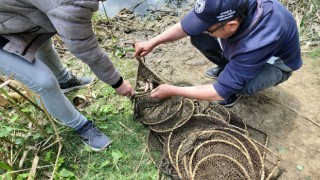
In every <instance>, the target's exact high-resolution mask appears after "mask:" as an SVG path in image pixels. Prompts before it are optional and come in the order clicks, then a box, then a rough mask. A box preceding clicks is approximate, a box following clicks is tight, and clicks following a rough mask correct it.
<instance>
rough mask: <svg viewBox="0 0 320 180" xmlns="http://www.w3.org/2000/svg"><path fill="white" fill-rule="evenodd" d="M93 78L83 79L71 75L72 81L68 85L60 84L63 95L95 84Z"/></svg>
mask: <svg viewBox="0 0 320 180" xmlns="http://www.w3.org/2000/svg"><path fill="white" fill-rule="evenodd" d="M93 80H94V78H92V77H81V78H77V77H76V76H75V75H73V74H71V79H70V80H69V81H68V82H66V83H59V85H60V89H61V90H62V92H63V93H67V92H70V91H72V90H76V89H81V88H84V87H87V86H89V85H90V84H91V83H92V82H93Z"/></svg>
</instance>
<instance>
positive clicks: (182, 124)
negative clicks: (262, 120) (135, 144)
mask: <svg viewBox="0 0 320 180" xmlns="http://www.w3.org/2000/svg"><path fill="white" fill-rule="evenodd" d="M137 82H139V83H136V87H135V88H136V89H137V93H136V96H135V98H134V115H135V117H136V119H137V120H139V121H140V122H142V123H143V124H145V125H146V127H148V128H149V135H148V152H149V155H150V157H151V159H152V161H153V162H154V164H155V165H156V166H157V167H158V169H159V179H226V180H229V179H232V180H233V179H237V180H238V179H252V180H255V179H270V178H272V175H273V174H274V173H275V171H276V169H277V168H278V166H279V164H280V161H281V159H280V157H279V156H278V155H276V154H274V153H273V152H272V151H270V150H269V149H268V147H267V144H268V135H267V134H266V133H265V132H263V131H261V130H259V129H258V128H255V127H253V126H250V125H247V124H246V123H245V122H244V121H243V120H242V118H240V117H238V116H237V115H236V114H235V113H233V112H231V111H229V110H228V109H226V108H224V107H223V106H220V105H218V104H216V103H211V102H207V101H198V100H191V99H188V98H182V97H175V96H173V97H170V98H165V99H157V98H152V97H151V96H150V92H151V91H152V89H153V88H156V87H157V86H159V85H160V84H163V83H169V82H165V81H164V80H162V79H161V78H160V77H158V76H157V75H156V74H154V73H153V72H152V71H151V70H149V69H148V68H147V67H146V65H145V64H144V62H143V61H139V67H138V74H137ZM146 84H147V85H146Z"/></svg>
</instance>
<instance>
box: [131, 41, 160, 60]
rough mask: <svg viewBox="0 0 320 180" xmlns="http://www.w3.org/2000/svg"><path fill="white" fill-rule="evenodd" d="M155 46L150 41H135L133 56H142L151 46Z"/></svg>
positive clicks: (148, 51)
mask: <svg viewBox="0 0 320 180" xmlns="http://www.w3.org/2000/svg"><path fill="white" fill-rule="evenodd" d="M154 47H155V45H154V43H152V41H142V42H136V43H135V44H134V49H135V50H134V56H135V57H143V56H145V55H147V54H149V53H150V52H151V51H152V50H153V48H154Z"/></svg>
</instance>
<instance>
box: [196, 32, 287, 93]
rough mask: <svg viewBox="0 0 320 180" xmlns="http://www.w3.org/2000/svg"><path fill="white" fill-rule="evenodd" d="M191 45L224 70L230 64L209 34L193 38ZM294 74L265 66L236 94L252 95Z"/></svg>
mask: <svg viewBox="0 0 320 180" xmlns="http://www.w3.org/2000/svg"><path fill="white" fill-rule="evenodd" d="M191 43H192V45H193V46H195V47H196V48H197V49H198V50H199V51H200V52H201V53H202V54H203V55H204V56H205V57H207V58H208V59H209V60H210V61H211V62H213V63H214V64H216V65H218V66H220V67H221V68H224V67H225V65H226V64H228V62H229V61H228V60H227V59H226V58H224V57H222V49H221V47H220V45H219V42H218V40H217V39H216V38H214V37H211V36H209V35H207V34H200V35H197V36H191ZM291 74H292V72H285V71H283V70H281V69H280V68H278V67H276V66H273V65H271V64H267V63H266V64H265V65H264V66H263V67H262V69H261V70H260V71H259V73H258V74H257V75H256V76H255V77H254V78H253V79H251V80H250V81H249V82H247V83H246V84H245V85H244V86H243V88H242V89H240V90H237V91H236V92H235V93H236V94H241V95H251V94H253V93H256V92H258V91H261V90H264V89H267V88H269V87H272V86H276V85H278V84H280V83H282V82H284V81H286V80H287V79H288V78H289V77H290V76H291Z"/></svg>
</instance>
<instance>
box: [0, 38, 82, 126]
mask: <svg viewBox="0 0 320 180" xmlns="http://www.w3.org/2000/svg"><path fill="white" fill-rule="evenodd" d="M0 74H2V75H6V76H8V77H13V78H14V79H15V80H18V81H20V82H21V83H23V84H25V85H26V86H27V87H29V88H30V89H31V90H32V91H33V92H35V93H37V94H38V95H39V96H40V97H41V100H42V101H43V103H44V105H45V107H46V109H47V110H48V112H49V113H50V114H51V115H52V116H53V117H55V118H57V119H58V120H59V121H61V122H62V123H63V124H65V125H67V126H68V127H71V128H74V129H79V128H80V127H82V126H83V125H84V124H85V123H86V122H87V119H86V118H85V117H84V116H83V115H82V114H80V112H79V111H77V110H76V109H75V108H74V106H73V105H72V103H71V102H70V101H69V100H68V99H67V98H66V96H65V95H64V94H63V93H62V91H61V89H60V86H59V84H58V82H66V81H68V80H69V79H70V78H71V76H70V73H69V72H68V70H67V69H66V68H65V67H64V66H63V65H62V64H61V61H60V58H59V55H58V53H57V52H56V50H55V49H54V47H53V44H52V41H51V40H48V41H47V42H46V43H45V44H43V46H42V47H41V48H39V50H38V51H37V53H36V59H35V61H34V63H30V62H28V61H26V60H24V59H23V58H21V57H20V56H18V55H15V54H12V53H8V52H7V51H4V50H2V49H0Z"/></svg>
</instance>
